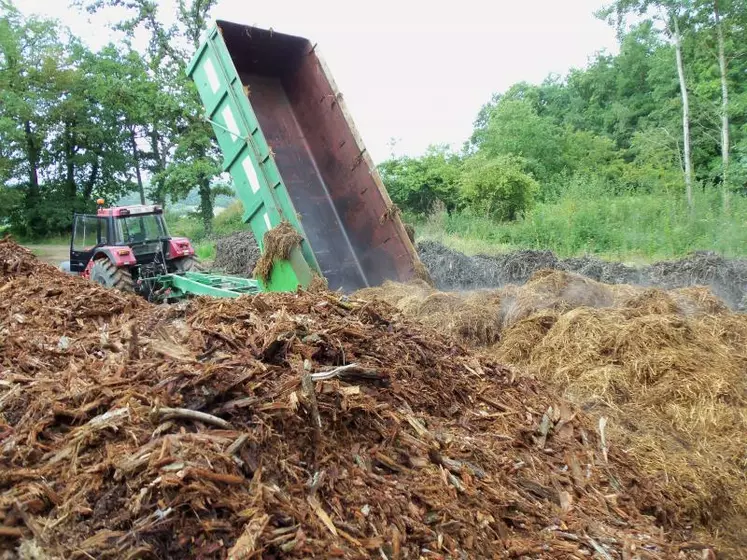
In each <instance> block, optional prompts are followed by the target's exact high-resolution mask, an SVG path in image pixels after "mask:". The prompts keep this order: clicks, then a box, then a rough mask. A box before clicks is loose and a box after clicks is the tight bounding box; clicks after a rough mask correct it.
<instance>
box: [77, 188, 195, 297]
mask: <svg viewBox="0 0 747 560" xmlns="http://www.w3.org/2000/svg"><path fill="white" fill-rule="evenodd" d="M64 265H67V269H68V270H69V272H70V273H72V274H79V275H81V276H85V277H91V278H92V279H94V280H95V279H96V278H94V277H93V276H96V274H93V273H94V272H96V271H98V269H102V270H105V271H106V272H107V273H108V274H107V275H104V276H106V278H104V280H107V281H105V282H102V283H104V284H109V283H110V282H109V281H108V277H110V276H114V272H116V271H121V273H120V274H119V276H122V275H123V273H124V272H126V276H129V277H132V281H133V282H134V283H137V282H138V281H141V280H144V279H147V278H152V277H154V276H157V275H159V274H166V273H172V272H184V271H187V270H191V269H192V268H193V267H194V266H195V261H194V249H193V248H192V244H191V243H190V241H189V240H188V239H185V238H176V237H171V236H170V235H169V232H168V229H167V227H166V222H165V220H164V217H163V209H162V208H161V207H160V206H158V205H132V206H115V207H111V208H105V207H104V201H103V200H101V199H99V200H98V210H97V212H96V214H75V215H74V216H73V235H72V240H71V243H70V262H69V263H64ZM64 265H63V266H64Z"/></svg>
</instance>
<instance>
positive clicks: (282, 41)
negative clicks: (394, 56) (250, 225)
mask: <svg viewBox="0 0 747 560" xmlns="http://www.w3.org/2000/svg"><path fill="white" fill-rule="evenodd" d="M217 24H218V27H219V29H220V31H221V35H222V37H223V40H224V42H225V45H226V47H227V50H228V52H229V54H230V56H231V59H232V61H233V64H234V67H235V69H236V71H237V73H238V75H239V78H240V80H241V82H242V83H243V85H244V91H245V93H246V94H247V95H248V98H249V102H250V104H251V106H252V108H253V110H254V112H255V114H256V117H257V120H258V121H259V124H260V127H261V129H262V131H263V133H264V136H265V138H266V140H267V143H268V144H269V146H270V148H271V150H272V153H273V154H274V159H275V163H276V165H277V167H278V169H279V172H280V175H281V177H282V180H283V182H284V184H285V186H286V189H287V192H288V195H289V197H290V199H291V202H292V204H293V206H294V207H295V210H296V212H297V214H299V216H298V218H299V220H298V221H299V222H300V223H301V224H302V227H303V232H304V234H305V236H306V239H307V242H308V243H309V245H310V246H311V248H312V251H313V253H314V255H315V257H316V259H317V263H318V265H319V268H320V271H321V272H322V274H323V275H324V276H325V278H326V279H327V281H328V284H329V287H330V288H332V289H340V288H341V289H342V290H343V291H352V290H355V289H358V288H362V287H366V286H372V285H379V284H381V283H382V282H383V281H385V280H387V279H391V280H400V281H406V280H409V279H411V278H413V277H414V276H415V266H414V263H415V262H416V261H417V255H416V253H415V249H414V247H413V246H412V243H411V242H410V240H409V238H408V237H407V233H406V231H405V229H404V226H403V224H402V222H401V220H400V219H399V216H398V214H397V213H396V212H393V211H392V208H393V207H392V204H391V201H390V199H389V196H388V194H387V192H386V190H385V188H384V186H383V184H382V183H381V180H380V178H379V176H378V174H377V173H376V171H375V167H374V165H373V163H372V160H371V158H370V157H369V155H368V153H367V152H366V150H365V148H364V146H363V142H362V141H361V139H360V137H359V135H358V133H357V131H356V129H355V126H354V124H353V122H352V119H351V118H350V116H349V115H348V113H347V110H346V108H345V105H344V101H343V100H342V96H341V95H340V94H339V93H338V92H337V90H336V86H335V84H334V81H333V80H332V78H331V76H330V74H329V71H328V70H327V69H326V66H325V64H324V62H323V61H322V60H321V58H320V57H319V56H318V53H317V52H316V49H315V47H314V45H312V44H311V43H310V41H308V40H307V39H305V38H302V37H295V36H291V35H285V34H282V33H276V32H273V31H270V30H264V29H258V28H254V27H249V26H245V25H240V24H235V23H230V22H226V21H218V22H217Z"/></svg>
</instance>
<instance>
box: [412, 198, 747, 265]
mask: <svg viewBox="0 0 747 560" xmlns="http://www.w3.org/2000/svg"><path fill="white" fill-rule="evenodd" d="M694 206H695V211H694V212H693V213H692V214H691V213H690V212H689V211H688V209H687V204H686V203H685V201H684V200H683V199H680V198H674V197H672V196H671V195H624V196H610V195H606V196H605V195H594V193H589V194H588V196H579V195H578V193H569V194H567V195H565V196H563V197H561V198H560V199H559V200H558V201H557V202H554V203H543V204H539V205H537V206H536V207H535V208H534V209H533V210H531V211H530V212H529V213H528V214H527V215H526V216H525V217H524V218H522V219H520V220H517V221H515V222H510V223H505V222H502V223H501V222H494V221H492V220H490V219H488V218H484V217H480V216H474V215H469V214H467V213H453V214H451V215H448V214H446V213H445V212H439V213H437V214H434V215H431V216H429V217H428V218H426V219H420V220H418V219H415V218H412V217H410V218H409V219H410V220H411V221H412V222H413V223H414V225H415V229H416V233H417V236H418V239H433V240H436V241H440V242H442V243H444V244H445V245H447V246H449V247H452V248H454V249H456V250H459V251H462V252H464V253H467V254H476V253H484V254H496V253H500V252H505V251H511V250H516V249H550V250H552V251H554V252H555V253H556V254H558V255H559V256H561V257H570V256H580V255H584V254H595V255H598V256H600V257H603V258H608V259H611V260H621V261H626V262H633V263H643V262H650V261H653V260H660V259H668V258H676V257H681V256H683V255H686V254H687V253H690V252H692V251H695V250H710V251H716V252H718V253H720V254H722V255H724V256H726V257H743V256H747V198H745V197H742V196H735V197H733V198H732V200H731V206H730V210H729V212H728V213H725V212H724V211H723V210H722V206H721V198H720V196H718V194H716V193H713V194H711V193H698V194H697V195H696V196H695V205H694Z"/></svg>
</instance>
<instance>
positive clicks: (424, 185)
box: [378, 146, 461, 216]
mask: <svg viewBox="0 0 747 560" xmlns="http://www.w3.org/2000/svg"><path fill="white" fill-rule="evenodd" d="M460 165H461V162H460V159H459V157H458V156H456V155H454V154H451V153H449V152H448V150H447V149H446V148H445V147H442V146H441V147H433V146H432V147H430V148H429V149H428V151H427V152H426V154H425V155H424V156H422V157H419V158H411V157H407V156H403V157H400V158H394V159H390V160H387V161H385V162H384V163H382V164H381V165H379V167H378V171H379V174H380V175H381V179H382V181H383V183H384V185H385V186H386V189H387V192H388V193H389V196H390V197H391V198H392V200H393V201H394V203H395V204H396V205H397V206H399V208H400V209H402V210H403V211H405V212H410V213H413V214H417V215H420V216H425V215H427V214H428V213H429V212H430V211H431V207H432V206H433V205H434V204H435V203H437V202H440V203H442V204H443V205H444V206H445V207H446V209H447V210H448V211H449V212H451V211H453V210H455V209H456V208H457V206H458V204H459V190H458V182H459V174H460Z"/></svg>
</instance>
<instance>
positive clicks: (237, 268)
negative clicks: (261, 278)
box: [214, 231, 260, 277]
mask: <svg viewBox="0 0 747 560" xmlns="http://www.w3.org/2000/svg"><path fill="white" fill-rule="evenodd" d="M259 257H260V251H259V246H258V245H257V240H256V239H255V238H254V234H253V233H252V232H251V231H240V232H236V233H232V234H231V235H227V236H226V237H221V238H219V239H218V240H217V241H216V243H215V263H214V266H215V268H217V269H218V270H220V271H221V272H223V273H224V274H231V275H236V276H246V277H251V275H252V271H253V270H254V265H255V264H257V261H258V260H259Z"/></svg>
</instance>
